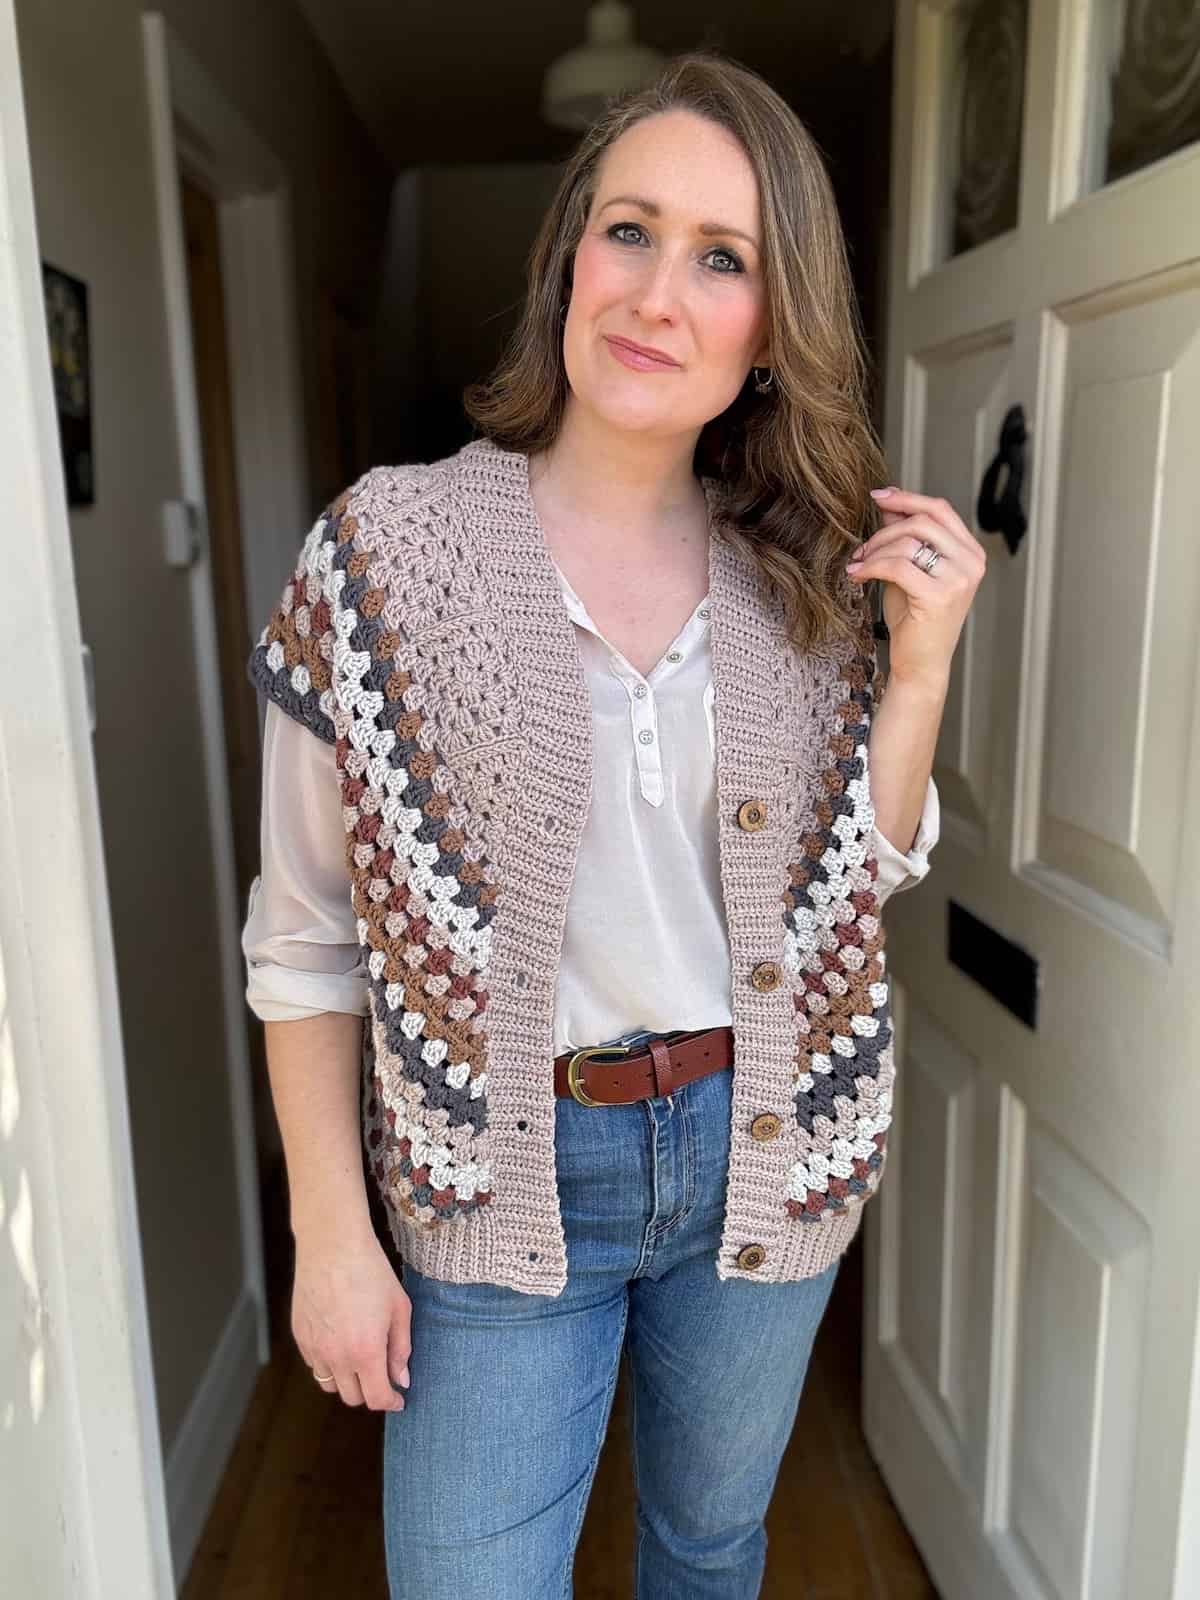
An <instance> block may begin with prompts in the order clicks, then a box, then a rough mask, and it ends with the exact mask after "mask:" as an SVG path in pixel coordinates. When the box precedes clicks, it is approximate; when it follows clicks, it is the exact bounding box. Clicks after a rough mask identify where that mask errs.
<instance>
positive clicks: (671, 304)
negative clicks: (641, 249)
mask: <svg viewBox="0 0 1200 1600" xmlns="http://www.w3.org/2000/svg"><path fill="white" fill-rule="evenodd" d="M681 271H682V265H681V263H679V262H676V261H674V260H672V259H671V258H669V257H667V256H660V257H659V259H658V261H657V262H656V263H655V264H654V266H653V267H652V268H650V269H649V270H648V271H647V273H646V277H645V279H644V280H643V282H642V285H641V292H640V294H639V295H638V296H637V297H636V299H635V301H634V305H635V307H636V309H637V311H638V312H639V314H640V315H641V316H643V317H651V318H655V319H659V318H662V317H673V316H675V315H677V314H678V311H679V302H680V296H681V293H682V282H681V277H680V274H681Z"/></svg>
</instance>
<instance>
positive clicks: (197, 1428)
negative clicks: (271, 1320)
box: [166, 1289, 259, 1588]
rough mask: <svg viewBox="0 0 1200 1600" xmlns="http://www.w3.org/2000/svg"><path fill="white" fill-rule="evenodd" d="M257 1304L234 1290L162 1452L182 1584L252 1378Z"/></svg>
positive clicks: (177, 1575) (256, 1364)
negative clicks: (189, 1398) (199, 1377)
mask: <svg viewBox="0 0 1200 1600" xmlns="http://www.w3.org/2000/svg"><path fill="white" fill-rule="evenodd" d="M258 1371H259V1360H258V1308H257V1306H256V1305H255V1302H254V1296H253V1295H252V1294H251V1293H250V1291H249V1289H243V1290H242V1293H241V1294H240V1295H239V1297H238V1299H237V1301H236V1303H235V1304H234V1307H233V1310H232V1311H231V1312H230V1315H229V1320H228V1322H226V1324H225V1331H224V1332H223V1333H222V1335H221V1337H220V1339H219V1340H218V1341H217V1346H216V1348H215V1350H214V1351H213V1353H212V1360H211V1361H210V1362H209V1363H208V1367H207V1370H206V1371H205V1374H204V1377H203V1379H202V1380H201V1383H200V1387H199V1388H198V1389H197V1390H196V1393H195V1394H194V1395H193V1397H192V1403H191V1405H190V1406H189V1407H188V1409H187V1414H186V1416H185V1417H184V1419H183V1422H182V1424H181V1425H180V1429H179V1433H178V1434H177V1435H176V1438H175V1441H174V1443H173V1444H172V1446H171V1449H170V1451H169V1452H168V1454H167V1467H166V1489H167V1519H168V1524H169V1527H170V1533H171V1559H172V1565H173V1566H174V1568H175V1579H176V1583H177V1585H178V1586H179V1587H180V1588H182V1587H183V1584H184V1580H185V1579H186V1578H187V1573H188V1568H189V1567H190V1565H191V1562H192V1557H193V1556H194V1555H195V1553H196V1546H197V1544H198V1543H199V1542H200V1535H201V1533H202V1532H203V1531H204V1524H205V1521H206V1520H207V1518H208V1514H209V1512H210V1511H211V1510H212V1505H213V1501H214V1500H215V1498H216V1494H217V1490H218V1488H219V1487H220V1483H221V1478H222V1475H223V1474H224V1472H225V1468H226V1467H227V1466H228V1465H229V1458H230V1456H231V1455H232V1453H233V1446H234V1443H235V1441H236V1439H237V1435H238V1429H239V1428H240V1427H241V1425H242V1421H243V1419H244V1417H245V1415H246V1408H247V1407H248V1405H249V1404H250V1396H251V1395H252V1394H253V1392H254V1384H255V1381H256V1379H257V1378H258Z"/></svg>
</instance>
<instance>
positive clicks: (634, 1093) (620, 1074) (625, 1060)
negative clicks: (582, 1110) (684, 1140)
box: [554, 1027, 733, 1106]
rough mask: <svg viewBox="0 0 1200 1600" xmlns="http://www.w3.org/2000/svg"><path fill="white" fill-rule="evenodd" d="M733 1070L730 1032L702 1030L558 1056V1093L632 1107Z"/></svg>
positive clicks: (594, 1102) (590, 1047) (593, 1102)
mask: <svg viewBox="0 0 1200 1600" xmlns="http://www.w3.org/2000/svg"><path fill="white" fill-rule="evenodd" d="M606 1057H607V1058H608V1059H604V1058H606ZM732 1065H733V1029H732V1028H729V1027H725V1028H700V1029H698V1030H697V1031H696V1032H695V1033H683V1034H680V1035H679V1037H678V1038H677V1039H669V1040H668V1039H647V1040H645V1041H644V1042H643V1043H641V1044H637V1045H618V1044H590V1045H585V1046H584V1047H583V1049H582V1050H567V1051H565V1052H564V1053H563V1054H562V1055H561V1056H555V1058H554V1092H555V1094H560V1095H570V1096H571V1097H572V1099H574V1100H578V1101H579V1103H580V1105H585V1106H623V1105H632V1104H633V1102H634V1101H635V1100H649V1099H651V1098H652V1097H653V1096H655V1095H662V1094H674V1092H675V1090H676V1089H681V1088H682V1087H683V1085H684V1084H685V1083H690V1082H691V1081H692V1079H693V1078H703V1077H705V1076H706V1075H707V1074H708V1073H710V1072H720V1071H721V1070H722V1068H723V1067H729V1066H732Z"/></svg>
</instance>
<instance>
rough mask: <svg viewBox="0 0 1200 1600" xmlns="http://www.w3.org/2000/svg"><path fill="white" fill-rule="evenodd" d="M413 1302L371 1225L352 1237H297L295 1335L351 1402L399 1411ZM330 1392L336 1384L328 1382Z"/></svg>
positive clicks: (302, 1348)
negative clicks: (400, 1385)
mask: <svg viewBox="0 0 1200 1600" xmlns="http://www.w3.org/2000/svg"><path fill="white" fill-rule="evenodd" d="M411 1316H412V1302H411V1301H410V1300H409V1298H408V1295H407V1294H406V1293H405V1291H404V1289H403V1288H402V1286H401V1284H400V1280H399V1279H398V1278H397V1276H396V1274H395V1272H394V1271H393V1269H392V1265H391V1262H390V1261H389V1260H388V1258H387V1256H386V1254H385V1253H384V1250H383V1247H382V1245H381V1244H380V1243H379V1240H378V1239H377V1238H376V1237H375V1235H374V1233H373V1232H369V1233H366V1234H362V1235H359V1236H357V1237H356V1238H355V1239H354V1240H353V1241H351V1242H348V1241H347V1240H346V1238H345V1235H344V1234H342V1236H341V1237H336V1236H334V1235H332V1234H328V1235H327V1234H324V1233H322V1235H321V1237H320V1238H319V1239H312V1238H308V1237H306V1236H300V1235H298V1236H297V1238H296V1275H295V1282H294V1285H293V1290H292V1335H293V1337H294V1338H295V1340H296V1344H297V1346H298V1348H299V1350H300V1354H301V1355H302V1356H303V1357H304V1359H305V1361H307V1363H308V1365H309V1366H310V1367H311V1368H312V1369H313V1371H314V1372H319V1373H327V1372H331V1373H332V1374H333V1377H334V1381H335V1383H336V1385H337V1392H338V1393H339V1394H340V1395H341V1397H342V1399H343V1400H344V1401H345V1402H346V1404H347V1405H348V1406H361V1405H363V1404H364V1403H365V1404H366V1405H367V1406H368V1407H369V1408H370V1409H371V1410H372V1411H402V1410H403V1409H404V1398H403V1396H402V1395H399V1394H397V1393H396V1391H395V1389H394V1388H393V1387H392V1385H393V1383H397V1384H402V1385H404V1386H405V1387H407V1386H408V1381H409V1377H408V1358H409V1355H410V1353H411V1350H412V1342H411V1338H410V1326H411ZM321 1387H322V1388H323V1389H324V1390H325V1392H326V1393H327V1394H332V1393H333V1386H332V1385H331V1384H329V1383H324V1384H322V1385H321Z"/></svg>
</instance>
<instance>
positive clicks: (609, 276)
mask: <svg viewBox="0 0 1200 1600" xmlns="http://www.w3.org/2000/svg"><path fill="white" fill-rule="evenodd" d="M761 247H762V234H761V230H760V222H759V204H758V184H757V181H756V179H755V175H754V170H753V168H752V167H751V165H750V162H749V159H748V158H747V156H746V153H745V151H744V150H743V149H742V147H741V145H740V144H739V143H738V141H737V140H736V139H735V138H734V137H733V136H732V135H731V134H729V133H727V132H726V131H725V130H724V129H723V128H719V127H717V126H716V124H715V123H712V122H709V121H708V120H707V119H706V118H704V117H699V116H697V115H695V114H694V113H693V112H690V111H670V112H664V113H662V114H660V115H657V116H653V117H647V118H645V119H644V120H643V121H641V122H639V123H637V124H635V126H634V127H632V128H630V129H629V130H628V131H627V132H626V133H623V134H622V135H621V137H620V138H619V139H618V140H617V141H616V142H615V143H614V144H613V145H611V146H610V147H609V149H608V151H607V153H606V155H605V156H604V158H603V161H602V162H601V165H600V170H599V174H598V184H597V189H596V194H595V197H594V199H593V201H592V206H591V211H590V213H589V215H588V220H587V224H586V226H585V228H584V231H583V236H582V238H581V239H580V241H579V246H578V248H577V250H576V252H575V265H574V279H573V283H572V287H571V301H570V307H569V309H568V311H567V316H566V322H565V327H564V330H563V356H564V360H565V363H566V372H567V381H568V383H569V384H570V386H571V390H572V393H573V403H576V404H581V405H584V406H586V407H588V408H589V409H590V410H592V411H594V412H595V413H597V415H598V416H600V417H602V418H603V419H604V420H605V421H606V422H608V423H609V424H610V425H611V426H613V427H617V428H624V429H634V430H638V431H641V432H644V433H645V432H648V433H654V434H660V435H673V434H679V433H683V432H689V431H690V432H692V433H698V432H699V430H700V429H701V428H702V427H703V425H704V424H705V423H706V422H708V421H709V420H710V418H712V417H715V416H718V415H719V414H720V413H721V412H722V411H724V410H725V408H726V406H728V405H729V404H730V403H731V402H732V401H733V400H734V399H735V398H736V396H737V394H738V392H739V390H740V389H741V387H742V385H743V384H744V383H745V381H746V375H747V373H748V372H749V370H750V367H751V365H756V366H762V365H766V364H767V362H768V350H767V344H766V341H765V303H766V297H765V293H764V288H763V273H762V256H761ZM621 340H629V341H632V343H634V344H635V345H643V346H650V347H652V348H653V349H655V350H657V351H659V352H661V353H662V355H664V356H665V357H668V358H669V360H667V361H663V360H654V359H653V358H644V359H641V360H639V358H638V356H637V355H636V354H632V355H631V354H630V352H629V351H628V349H627V348H624V347H622V346H621V345H620V343H619V341H621Z"/></svg>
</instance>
